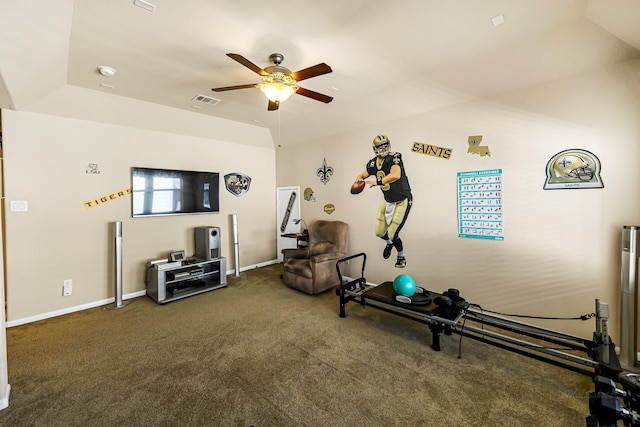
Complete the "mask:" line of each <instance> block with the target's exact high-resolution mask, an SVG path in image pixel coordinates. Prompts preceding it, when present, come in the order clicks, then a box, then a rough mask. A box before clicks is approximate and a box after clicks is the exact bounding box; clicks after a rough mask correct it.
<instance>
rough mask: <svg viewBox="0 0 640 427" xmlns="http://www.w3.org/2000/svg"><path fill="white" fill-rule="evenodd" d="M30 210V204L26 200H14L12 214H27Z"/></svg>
mask: <svg viewBox="0 0 640 427" xmlns="http://www.w3.org/2000/svg"><path fill="white" fill-rule="evenodd" d="M28 210H29V203H28V202H27V201H26V200H12V201H11V212H26V211H28Z"/></svg>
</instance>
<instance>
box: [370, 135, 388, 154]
mask: <svg viewBox="0 0 640 427" xmlns="http://www.w3.org/2000/svg"><path fill="white" fill-rule="evenodd" d="M371 145H372V147H373V152H374V153H375V155H376V156H378V157H384V156H386V155H387V154H389V153H390V152H391V141H390V140H389V137H388V136H387V135H378V136H376V137H375V138H373V143H372V144H371Z"/></svg>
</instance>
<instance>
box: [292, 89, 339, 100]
mask: <svg viewBox="0 0 640 427" xmlns="http://www.w3.org/2000/svg"><path fill="white" fill-rule="evenodd" d="M296 93H297V94H298V95H302V96H306V97H307V98H311V99H315V100H316V101H320V102H324V103H325V104H328V103H330V102H331V101H333V98H332V97H330V96H327V95H323V94H321V93H318V92H314V91H312V90H309V89H305V88H303V87H300V88H298V91H297V92H296Z"/></svg>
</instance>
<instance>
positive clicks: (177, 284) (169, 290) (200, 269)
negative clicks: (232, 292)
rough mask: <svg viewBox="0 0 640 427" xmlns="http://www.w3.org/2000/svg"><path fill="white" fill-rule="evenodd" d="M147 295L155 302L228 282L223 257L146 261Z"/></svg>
mask: <svg viewBox="0 0 640 427" xmlns="http://www.w3.org/2000/svg"><path fill="white" fill-rule="evenodd" d="M145 283H146V286H147V295H149V296H150V297H151V298H152V299H153V300H155V301H156V302H157V303H158V304H165V303H168V302H171V301H175V300H178V299H181V298H186V297H189V296H192V295H197V294H201V293H203V292H208V291H213V290H214V289H220V288H224V287H226V286H227V262H226V259H225V258H216V259H212V260H209V261H205V260H199V259H191V260H187V261H182V262H168V263H164V264H151V263H149V264H147V271H146V280H145Z"/></svg>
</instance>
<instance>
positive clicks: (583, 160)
mask: <svg viewBox="0 0 640 427" xmlns="http://www.w3.org/2000/svg"><path fill="white" fill-rule="evenodd" d="M603 187H604V184H603V183H602V179H601V178H600V160H598V158H597V157H596V156H595V155H594V154H593V153H590V152H588V151H586V150H579V149H572V150H565V151H561V152H560V153H558V154H556V155H555V156H553V157H552V158H551V159H550V160H549V161H548V162H547V180H546V181H545V184H544V189H545V190H549V189H557V188H603Z"/></svg>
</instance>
